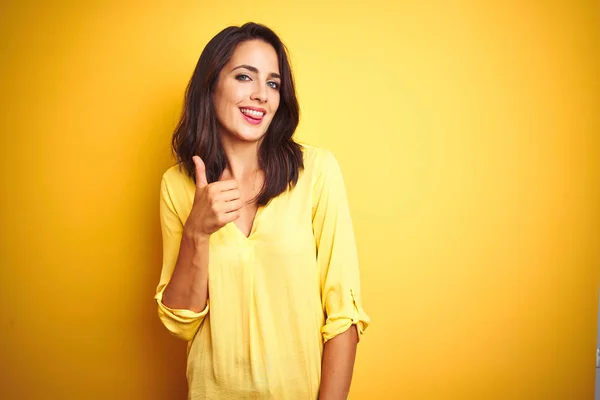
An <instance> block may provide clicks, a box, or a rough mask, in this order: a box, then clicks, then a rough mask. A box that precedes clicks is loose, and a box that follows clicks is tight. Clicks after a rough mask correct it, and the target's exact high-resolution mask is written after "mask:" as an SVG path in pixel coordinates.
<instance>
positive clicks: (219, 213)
mask: <svg viewBox="0 0 600 400" xmlns="http://www.w3.org/2000/svg"><path fill="white" fill-rule="evenodd" d="M192 159H193V160H194V164H195V165H196V192H195V194H194V204H193V206H192V210H191V211H190V215H189V217H188V219H187V221H186V223H185V227H184V229H185V231H186V232H187V233H188V234H190V235H191V236H192V237H195V238H199V239H207V238H208V237H210V235H212V234H213V233H215V232H216V231H218V230H219V229H221V228H222V227H223V226H225V225H227V224H228V223H230V222H232V221H235V220H236V219H238V218H239V216H240V209H241V208H242V206H243V202H242V199H241V192H240V190H239V189H238V184H237V182H236V181H235V180H227V181H219V182H213V183H211V184H210V185H209V184H208V180H207V179H206V166H205V165H204V162H203V161H202V159H201V158H200V157H198V156H194V157H192Z"/></svg>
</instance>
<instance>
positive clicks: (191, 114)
mask: <svg viewBox="0 0 600 400" xmlns="http://www.w3.org/2000/svg"><path fill="white" fill-rule="evenodd" d="M254 39H259V40H263V41H264V42H266V43H269V44H270V45H271V46H273V48H274V49H275V52H276V53H277V57H278V61H279V72H280V75H281V86H280V103H279V107H278V109H277V112H276V113H275V115H274V116H273V120H272V121H271V124H270V125H269V128H268V130H267V132H266V133H265V136H264V138H263V139H262V142H261V144H260V148H259V152H258V163H259V167H260V168H261V169H262V170H263V171H264V175H265V180H264V184H263V187H262V189H261V190H260V192H259V194H258V195H257V197H256V200H257V203H258V205H260V206H262V205H266V204H268V203H269V201H270V200H271V199H273V198H275V197H277V196H278V195H280V194H281V193H283V192H284V191H286V190H287V189H291V188H293V187H294V186H295V185H296V183H297V182H298V176H299V174H300V171H301V170H302V169H303V168H304V163H303V157H302V149H301V147H300V145H299V144H298V143H296V142H295V141H294V140H293V135H294V132H295V131H296V128H297V126H298V122H299V116H300V109H299V106H298V99H297V97H296V90H295V86H294V79H293V75H292V69H291V67H290V64H289V61H288V56H287V48H286V47H285V45H284V44H283V42H282V41H281V40H280V39H279V37H278V36H277V34H275V32H273V31H272V30H271V29H269V28H268V27H266V26H264V25H261V24H256V23H252V22H249V23H246V24H244V25H242V26H230V27H227V28H225V29H223V30H222V31H221V32H219V33H218V34H217V35H216V36H215V37H213V38H212V39H211V40H210V41H209V42H208V44H207V45H206V47H205V48H204V50H203V51H202V54H201V55H200V59H199V60H198V63H197V65H196V68H195V70H194V73H193V75H192V78H191V79H190V82H189V84H188V86H187V89H186V92H185V101H184V107H183V111H182V115H181V118H180V120H179V123H178V124H177V128H176V129H175V132H174V134H173V139H172V147H173V152H174V155H175V157H176V159H177V161H178V163H179V164H180V165H181V166H183V169H184V170H185V172H186V173H187V174H188V175H189V176H190V177H192V178H193V179H194V181H195V180H196V176H195V167H194V161H193V160H192V157H193V156H194V155H198V156H200V158H202V160H203V161H204V164H205V165H206V178H207V180H208V183H211V182H215V181H217V180H219V178H220V177H221V175H222V174H223V171H224V170H225V167H226V166H227V158H226V157H225V151H224V150H223V146H222V145H221V137H220V134H219V128H218V121H217V117H216V113H215V107H214V104H213V101H212V96H213V93H214V90H215V87H216V84H217V80H218V78H219V73H220V72H221V70H222V69H223V67H224V66H225V65H226V64H227V63H228V62H229V60H230V59H231V56H232V55H233V52H234V50H235V48H236V46H238V45H239V44H240V43H242V42H245V41H248V40H254Z"/></svg>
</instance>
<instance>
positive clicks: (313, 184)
mask: <svg viewBox="0 0 600 400" xmlns="http://www.w3.org/2000/svg"><path fill="white" fill-rule="evenodd" d="M298 116H299V109H298V102H297V99H296V94H295V89H294V81H293V78H292V73H291V68H290V66H289V63H288V59H287V56H286V49H285V47H284V45H283V44H282V42H281V41H280V39H279V38H278V37H277V35H276V34H275V33H274V32H273V31H271V30H270V29H268V28H267V27H265V26H262V25H258V24H254V23H248V24H245V25H243V26H241V27H235V26H232V27H228V28H226V29H224V30H223V31H222V32H220V33H219V34H217V35H216V36H215V37H214V38H213V39H212V40H211V41H210V42H209V43H208V45H207V46H206V48H205V49H204V51H203V52H202V54H201V56H200V59H199V61H198V65H197V66H196V69H195V71H194V74H193V76H192V79H191V81H190V84H189V86H188V88H187V92H186V97H185V106H184V112H183V115H182V118H181V121H180V123H179V125H178V127H177V129H176V131H175V134H174V137H173V148H174V151H175V153H176V155H177V159H178V165H177V166H174V167H172V168H170V169H169V170H167V171H166V172H165V174H164V176H163V179H162V183H161V203H160V211H161V225H162V234H163V266H162V273H161V277H160V283H159V285H158V287H157V294H156V300H157V302H158V312H159V316H160V318H161V320H162V322H163V323H164V325H165V326H166V327H167V328H168V329H169V331H170V332H171V333H172V334H174V335H175V336H177V337H180V338H182V339H184V340H186V341H188V365H187V378H188V384H189V398H190V399H220V400H224V399H246V398H252V399H316V398H319V399H320V400H328V399H345V398H346V397H347V394H348V391H349V388H350V381H351V377H352V370H353V366H354V358H355V354H356V344H357V342H358V339H359V335H361V334H362V332H363V331H364V330H365V328H366V327H367V325H368V323H369V319H368V316H367V315H366V314H365V313H364V311H363V309H362V307H361V302H360V287H359V286H360V285H359V271H358V263H357V256H356V249H355V243H354V234H353V231H352V223H351V220H350V214H349V210H348V204H347V201H346V194H345V190H344V183H343V180H342V176H341V173H340V169H339V166H338V164H337V162H336V160H335V158H334V157H333V156H332V155H331V153H329V152H327V151H326V150H323V149H318V148H315V147H310V146H302V145H299V144H297V143H296V142H294V140H293V139H292V136H293V133H294V131H295V129H296V127H297V125H298Z"/></svg>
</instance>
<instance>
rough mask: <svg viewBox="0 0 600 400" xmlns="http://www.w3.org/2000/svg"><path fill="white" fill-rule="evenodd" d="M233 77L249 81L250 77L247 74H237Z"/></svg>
mask: <svg viewBox="0 0 600 400" xmlns="http://www.w3.org/2000/svg"><path fill="white" fill-rule="evenodd" d="M235 79H237V80H238V81H249V80H250V77H249V76H248V75H243V74H242V75H238V76H236V77H235Z"/></svg>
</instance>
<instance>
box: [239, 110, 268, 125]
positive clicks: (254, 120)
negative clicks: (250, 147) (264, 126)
mask: <svg viewBox="0 0 600 400" xmlns="http://www.w3.org/2000/svg"><path fill="white" fill-rule="evenodd" d="M240 112H241V113H242V116H243V117H244V118H245V119H246V121H248V122H249V123H251V124H252V125H258V124H260V123H261V122H262V120H263V117H252V116H250V115H246V114H244V113H243V112H242V110H240Z"/></svg>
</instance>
